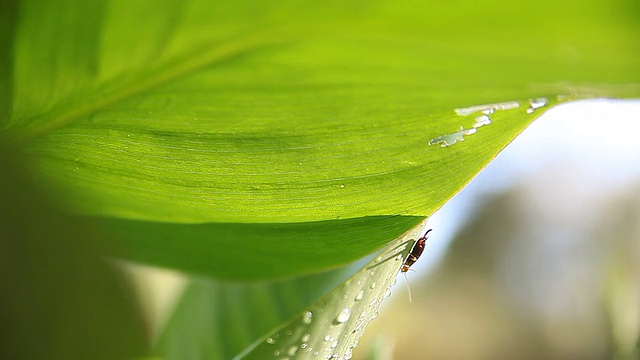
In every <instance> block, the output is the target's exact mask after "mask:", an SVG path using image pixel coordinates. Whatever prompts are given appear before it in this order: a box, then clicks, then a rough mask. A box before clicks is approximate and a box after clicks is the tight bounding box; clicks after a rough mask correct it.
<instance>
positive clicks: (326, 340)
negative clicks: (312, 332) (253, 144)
mask: <svg viewBox="0 0 640 360" xmlns="http://www.w3.org/2000/svg"><path fill="white" fill-rule="evenodd" d="M324 341H325V342H331V341H333V338H332V337H331V335H327V336H325V337H324Z"/></svg>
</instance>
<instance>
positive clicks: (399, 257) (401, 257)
mask: <svg viewBox="0 0 640 360" xmlns="http://www.w3.org/2000/svg"><path fill="white" fill-rule="evenodd" d="M402 259H404V257H403V256H402V254H398V256H396V261H398V260H402Z"/></svg>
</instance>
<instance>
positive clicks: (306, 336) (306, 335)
mask: <svg viewBox="0 0 640 360" xmlns="http://www.w3.org/2000/svg"><path fill="white" fill-rule="evenodd" d="M309 339H311V334H309V333H306V334H304V335H302V339H301V340H302V342H303V343H306V342H307V341H309Z"/></svg>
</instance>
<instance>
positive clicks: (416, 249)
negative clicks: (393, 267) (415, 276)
mask: <svg viewBox="0 0 640 360" xmlns="http://www.w3.org/2000/svg"><path fill="white" fill-rule="evenodd" d="M431 230H433V229H429V230H427V232H426V233H424V235H422V237H421V238H420V239H418V240H417V241H416V242H415V244H413V248H411V252H410V253H409V256H407V258H406V259H405V260H404V263H403V264H402V267H401V268H400V272H401V273H402V276H404V281H405V282H406V283H407V290H408V291H409V302H410V303H413V299H412V298H411V287H409V280H407V271H409V268H410V267H411V265H413V264H414V263H415V262H416V261H418V259H419V258H420V255H422V252H423V251H424V245H425V243H426V242H427V235H428V234H429V232H430V231H431Z"/></svg>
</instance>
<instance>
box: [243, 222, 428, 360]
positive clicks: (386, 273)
mask: <svg viewBox="0 0 640 360" xmlns="http://www.w3.org/2000/svg"><path fill="white" fill-rule="evenodd" d="M422 228H424V224H421V225H420V226H417V227H416V228H414V229H413V230H412V231H410V232H408V233H406V234H403V236H400V237H399V238H398V239H396V240H395V241H393V242H392V243H390V244H388V245H387V246H386V247H385V248H384V250H383V251H382V252H381V253H380V254H379V255H378V256H376V258H375V259H373V260H372V261H371V262H369V263H368V264H367V265H366V266H365V267H363V268H362V269H361V270H360V271H358V272H357V273H356V274H355V275H353V276H352V277H351V278H349V279H348V280H347V281H345V282H344V283H343V284H342V285H341V286H339V287H337V288H336V289H335V290H333V291H332V292H331V293H329V294H327V295H326V296H324V297H323V298H322V299H320V300H318V301H317V302H315V303H314V304H312V305H310V306H309V307H307V309H306V310H304V311H302V312H301V313H300V314H299V315H298V316H297V317H295V318H294V319H292V320H290V321H288V322H287V323H285V324H284V325H283V326H280V327H279V328H278V329H277V330H275V331H273V332H272V333H270V334H268V335H267V336H266V337H264V338H262V339H260V340H258V341H257V342H256V343H254V344H253V345H252V346H251V347H248V348H247V349H246V350H245V351H243V352H242V353H241V354H239V355H238V356H237V357H235V358H234V359H259V360H266V359H290V360H294V359H312V358H323V359H351V357H352V356H353V350H354V349H355V348H356V347H357V346H358V341H359V339H360V338H361V337H362V335H363V334H364V331H365V329H366V327H367V325H368V324H369V323H370V322H371V321H372V320H374V319H375V318H377V317H378V311H379V309H380V305H381V304H382V301H384V299H386V298H388V297H390V296H391V287H392V286H393V285H394V284H395V283H396V275H397V274H398V271H399V270H400V267H401V266H402V264H403V263H404V259H406V257H407V255H408V253H409V251H410V250H411V249H412V247H413V245H414V243H415V239H417V237H418V235H419V234H420V232H421V231H422Z"/></svg>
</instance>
